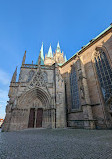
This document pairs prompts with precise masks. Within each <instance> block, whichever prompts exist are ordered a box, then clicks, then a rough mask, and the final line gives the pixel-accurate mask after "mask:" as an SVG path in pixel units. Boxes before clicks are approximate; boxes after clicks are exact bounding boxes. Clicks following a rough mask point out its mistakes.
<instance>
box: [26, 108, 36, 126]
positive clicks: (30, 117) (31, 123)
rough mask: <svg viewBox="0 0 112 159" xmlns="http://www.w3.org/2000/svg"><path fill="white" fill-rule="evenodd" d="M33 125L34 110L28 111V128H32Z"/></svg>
mask: <svg viewBox="0 0 112 159" xmlns="http://www.w3.org/2000/svg"><path fill="white" fill-rule="evenodd" d="M34 124H35V108H31V109H30V115H29V123H28V128H34Z"/></svg>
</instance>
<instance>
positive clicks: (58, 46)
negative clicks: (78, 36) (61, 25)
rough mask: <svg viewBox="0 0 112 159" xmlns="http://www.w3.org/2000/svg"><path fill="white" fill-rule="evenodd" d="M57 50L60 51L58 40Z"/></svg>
mask: <svg viewBox="0 0 112 159" xmlns="http://www.w3.org/2000/svg"><path fill="white" fill-rule="evenodd" d="M56 50H57V52H60V45H59V41H58V43H57V49H56Z"/></svg>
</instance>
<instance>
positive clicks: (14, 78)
mask: <svg viewBox="0 0 112 159" xmlns="http://www.w3.org/2000/svg"><path fill="white" fill-rule="evenodd" d="M16 77H17V67H16V69H15V71H14V73H13V76H12V79H11V82H16Z"/></svg>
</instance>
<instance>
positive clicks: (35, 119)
mask: <svg viewBox="0 0 112 159" xmlns="http://www.w3.org/2000/svg"><path fill="white" fill-rule="evenodd" d="M42 119H43V108H38V109H35V108H30V114H29V121H28V128H34V126H35V127H36V128H41V127H42ZM35 124H36V125H35Z"/></svg>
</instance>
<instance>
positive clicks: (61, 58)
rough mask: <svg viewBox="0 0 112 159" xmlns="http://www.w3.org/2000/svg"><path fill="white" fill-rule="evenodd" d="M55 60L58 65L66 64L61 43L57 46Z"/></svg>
mask: <svg viewBox="0 0 112 159" xmlns="http://www.w3.org/2000/svg"><path fill="white" fill-rule="evenodd" d="M54 60H55V62H56V63H58V64H63V63H64V62H65V59H64V53H63V52H62V53H61V49H60V45H59V42H58V44H57V49H56V51H55V53H54Z"/></svg>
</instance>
